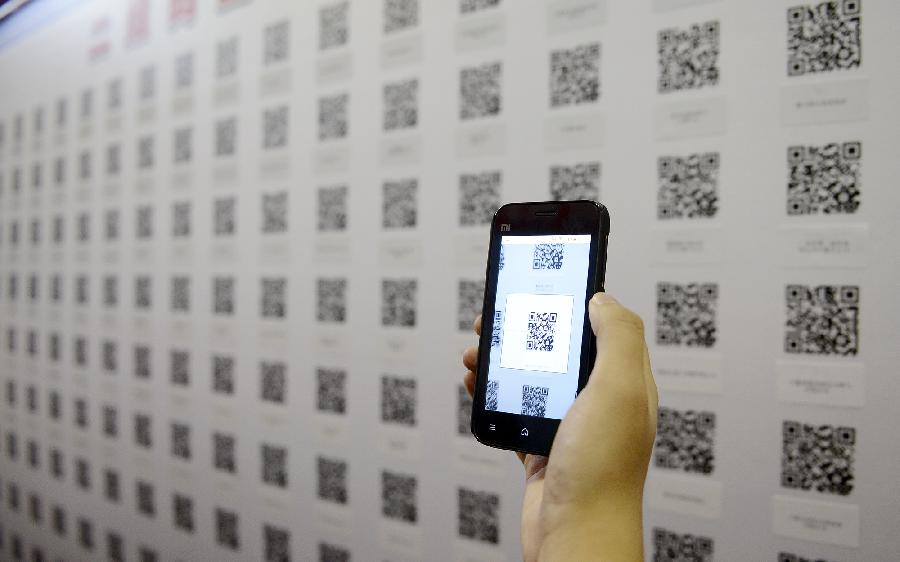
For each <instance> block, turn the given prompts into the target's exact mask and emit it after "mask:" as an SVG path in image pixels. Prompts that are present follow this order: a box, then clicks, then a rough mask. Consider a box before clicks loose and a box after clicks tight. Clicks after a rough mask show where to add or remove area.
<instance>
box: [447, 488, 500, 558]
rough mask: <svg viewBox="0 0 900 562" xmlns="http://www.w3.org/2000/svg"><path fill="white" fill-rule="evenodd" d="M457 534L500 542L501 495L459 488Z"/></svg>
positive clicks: (489, 541) (468, 537)
mask: <svg viewBox="0 0 900 562" xmlns="http://www.w3.org/2000/svg"><path fill="white" fill-rule="evenodd" d="M457 502H458V503H457V515H458V520H457V533H458V534H459V536H460V537H464V538H467V539H472V540H476V541H481V542H486V543H490V544H497V543H498V542H500V495H499V494H494V493H491V492H481V491H476V490H470V489H469V488H462V487H460V488H457Z"/></svg>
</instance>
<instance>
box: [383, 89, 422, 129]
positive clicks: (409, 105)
mask: <svg viewBox="0 0 900 562" xmlns="http://www.w3.org/2000/svg"><path fill="white" fill-rule="evenodd" d="M418 123H419V80H418V79H417V78H411V79H409V80H402V81H400V82H391V83H389V84H385V85H384V116H383V126H384V130H385V131H395V130H398V129H411V128H413V127H415V126H416V125H417V124H418Z"/></svg>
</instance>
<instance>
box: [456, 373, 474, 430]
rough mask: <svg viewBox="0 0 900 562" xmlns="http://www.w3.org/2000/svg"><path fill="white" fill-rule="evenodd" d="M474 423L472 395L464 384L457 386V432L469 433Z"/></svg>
mask: <svg viewBox="0 0 900 562" xmlns="http://www.w3.org/2000/svg"><path fill="white" fill-rule="evenodd" d="M471 423H472V396H470V395H469V390H468V389H467V388H466V387H465V386H464V385H461V384H460V385H458V386H457V387H456V433H457V435H469V432H470V430H469V427H470V426H471Z"/></svg>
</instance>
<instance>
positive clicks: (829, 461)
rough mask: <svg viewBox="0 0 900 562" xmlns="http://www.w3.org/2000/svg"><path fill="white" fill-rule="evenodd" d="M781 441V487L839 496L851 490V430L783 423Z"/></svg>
mask: <svg viewBox="0 0 900 562" xmlns="http://www.w3.org/2000/svg"><path fill="white" fill-rule="evenodd" d="M781 439H782V449H781V485H782V486H784V487H785V488H793V489H799V490H815V491H817V492H821V493H824V494H837V495H840V496H846V495H849V494H850V492H852V491H853V485H854V474H855V470H854V466H853V462H854V456H855V450H856V430H855V429H854V428H852V427H841V426H834V425H828V424H823V425H811V424H806V423H802V422H798V421H791V420H785V421H784V422H783V423H782V427H781Z"/></svg>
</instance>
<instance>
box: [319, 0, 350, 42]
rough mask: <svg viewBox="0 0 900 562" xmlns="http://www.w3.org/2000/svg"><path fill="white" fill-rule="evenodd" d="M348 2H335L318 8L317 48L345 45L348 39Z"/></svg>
mask: <svg viewBox="0 0 900 562" xmlns="http://www.w3.org/2000/svg"><path fill="white" fill-rule="evenodd" d="M349 13H350V3H349V2H346V1H344V2H335V3H333V4H330V5H325V6H322V7H321V8H319V50H321V51H324V50H326V49H333V48H335V47H340V46H341V45H346V44H347V41H348V40H349V39H350V22H349Z"/></svg>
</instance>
